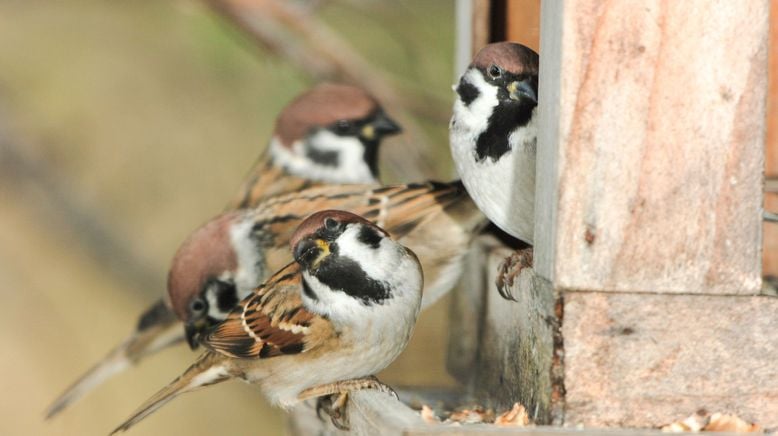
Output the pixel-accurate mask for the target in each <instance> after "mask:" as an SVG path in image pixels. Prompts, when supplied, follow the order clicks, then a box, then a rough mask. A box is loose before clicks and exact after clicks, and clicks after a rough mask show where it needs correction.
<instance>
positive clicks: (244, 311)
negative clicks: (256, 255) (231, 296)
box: [203, 263, 333, 359]
mask: <svg viewBox="0 0 778 436" xmlns="http://www.w3.org/2000/svg"><path fill="white" fill-rule="evenodd" d="M301 290H302V274H300V267H299V265H298V264H296V263H291V264H289V265H287V266H286V267H285V268H282V269H281V270H280V271H278V272H277V273H276V274H274V275H273V276H272V277H271V278H270V279H269V280H268V281H267V282H266V283H265V284H264V285H262V286H260V287H258V288H257V289H256V290H255V291H254V293H253V294H252V295H250V296H248V297H246V298H245V299H244V300H243V301H241V302H240V304H239V305H238V307H236V308H235V309H234V310H233V311H232V312H231V313H230V314H229V315H228V316H227V319H225V320H224V321H223V322H222V323H220V324H219V325H217V326H216V327H214V329H213V330H211V332H209V333H208V334H207V335H206V336H205V338H204V339H203V345H205V346H206V347H207V348H209V349H211V350H213V351H216V352H218V353H221V354H224V355H227V356H230V357H235V358H245V359H252V358H267V357H274V356H280V355H284V354H296V353H301V352H304V351H307V350H310V349H311V348H314V347H316V345H318V344H320V343H321V342H322V341H324V340H326V339H327V338H329V337H330V336H331V335H332V332H333V331H332V326H331V324H330V323H329V321H327V320H326V319H324V318H322V317H320V316H318V315H316V314H314V313H311V312H309V311H308V310H306V309H305V308H304V307H303V304H302V299H301Z"/></svg>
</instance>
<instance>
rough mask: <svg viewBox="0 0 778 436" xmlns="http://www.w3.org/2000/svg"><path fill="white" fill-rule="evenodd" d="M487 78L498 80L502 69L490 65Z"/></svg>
mask: <svg viewBox="0 0 778 436" xmlns="http://www.w3.org/2000/svg"><path fill="white" fill-rule="evenodd" d="M489 77H491V78H492V79H499V78H500V77H502V68H500V67H499V66H497V65H494V64H492V66H490V67H489Z"/></svg>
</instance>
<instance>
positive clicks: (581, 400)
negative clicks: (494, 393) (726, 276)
mask: <svg viewBox="0 0 778 436" xmlns="http://www.w3.org/2000/svg"><path fill="white" fill-rule="evenodd" d="M564 300H565V307H564V322H563V327H562V332H563V336H564V340H565V342H564V347H565V362H564V365H565V388H566V397H565V425H571V426H574V425H579V424H582V425H584V426H586V427H603V426H610V427H655V426H660V425H663V424H667V423H669V422H674V421H676V420H678V419H679V418H683V417H686V416H688V415H691V414H692V413H694V412H695V411H697V410H699V409H705V410H707V411H709V412H711V413H715V412H722V413H724V412H726V413H734V414H736V415H738V416H739V417H741V418H742V419H745V420H747V421H749V422H756V423H758V424H760V425H761V426H762V427H763V428H775V427H778V365H776V361H778V317H776V316H775V315H776V313H778V298H772V297H765V296H708V295H667V294H665V295H646V294H612V293H583V292H569V293H566V294H565V296H564Z"/></svg>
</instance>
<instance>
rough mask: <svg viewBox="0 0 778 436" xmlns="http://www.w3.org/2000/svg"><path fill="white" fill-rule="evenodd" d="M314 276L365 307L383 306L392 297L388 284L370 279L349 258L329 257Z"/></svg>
mask: <svg viewBox="0 0 778 436" xmlns="http://www.w3.org/2000/svg"><path fill="white" fill-rule="evenodd" d="M314 275H315V276H316V278H317V279H318V280H319V281H320V282H321V283H322V284H324V285H326V286H328V287H329V288H330V289H332V290H333V291H336V292H343V293H345V294H347V295H350V296H352V297H354V298H356V299H358V300H359V301H361V302H362V304H364V305H365V306H371V305H373V304H382V303H383V302H384V300H386V299H388V298H390V297H391V292H390V291H389V284H388V283H386V282H383V281H379V280H375V279H373V278H372V277H369V276H368V275H367V273H365V271H364V270H363V269H362V267H361V266H359V264H358V263H357V262H356V261H354V260H352V259H350V258H348V257H343V256H338V255H330V256H328V257H327V258H326V259H325V260H324V261H322V263H321V265H320V266H319V268H318V270H317V271H316V272H315V273H314Z"/></svg>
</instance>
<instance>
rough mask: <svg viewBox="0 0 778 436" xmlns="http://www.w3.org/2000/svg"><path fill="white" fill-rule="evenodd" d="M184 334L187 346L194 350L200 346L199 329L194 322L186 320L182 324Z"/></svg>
mask: <svg viewBox="0 0 778 436" xmlns="http://www.w3.org/2000/svg"><path fill="white" fill-rule="evenodd" d="M184 334H185V336H186V342H187V343H188V344H189V348H191V349H192V350H196V349H197V347H199V346H200V341H199V339H200V329H199V328H197V326H196V325H195V324H193V323H189V322H187V323H186V324H184Z"/></svg>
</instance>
